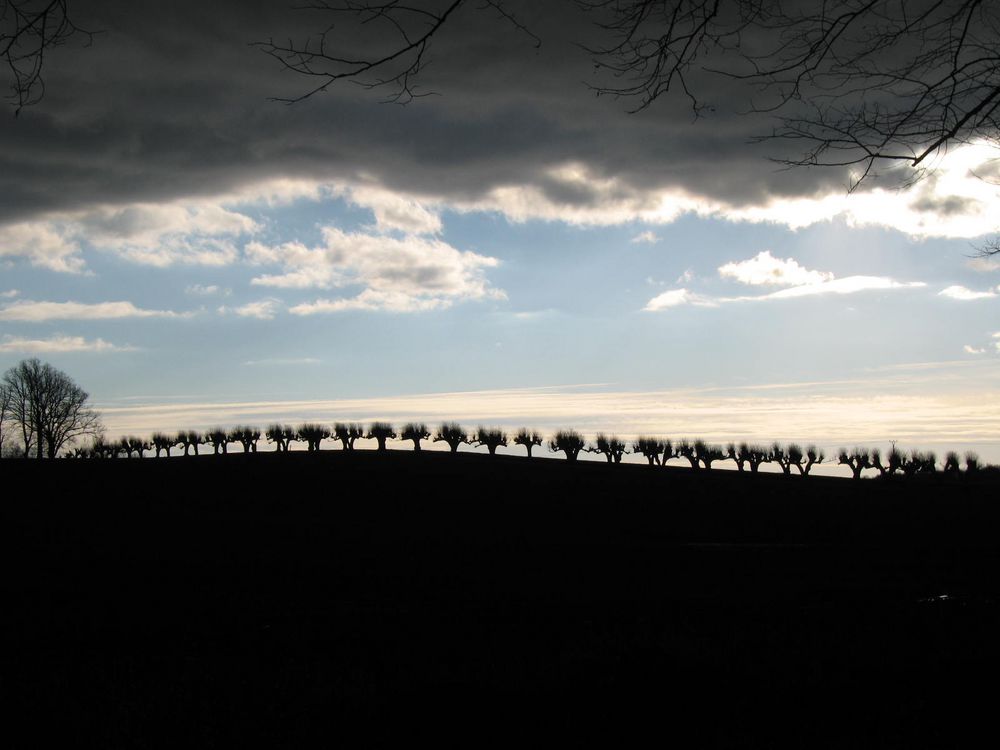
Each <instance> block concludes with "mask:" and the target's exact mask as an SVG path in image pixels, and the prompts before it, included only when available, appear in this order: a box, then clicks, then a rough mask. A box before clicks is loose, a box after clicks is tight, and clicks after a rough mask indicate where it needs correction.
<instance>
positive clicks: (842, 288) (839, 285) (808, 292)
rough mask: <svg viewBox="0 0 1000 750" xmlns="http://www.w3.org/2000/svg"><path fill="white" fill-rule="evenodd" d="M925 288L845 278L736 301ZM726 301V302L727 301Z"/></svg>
mask: <svg viewBox="0 0 1000 750" xmlns="http://www.w3.org/2000/svg"><path fill="white" fill-rule="evenodd" d="M924 286H927V285H926V284H925V283H924V282H922V281H895V280H893V279H890V278H886V277H885V276H845V277H844V278H842V279H830V280H829V281H821V282H818V283H815V284H804V285H802V286H793V287H790V288H789V289H781V290H779V291H777V292H771V293H770V294H765V295H762V296H760V297H739V298H736V299H738V300H751V301H752V300H768V299H792V298H795V297H811V296H813V295H817V294H855V293H857V292H865V291H870V290H878V289H917V288H920V287H924ZM727 301H728V300H727Z"/></svg>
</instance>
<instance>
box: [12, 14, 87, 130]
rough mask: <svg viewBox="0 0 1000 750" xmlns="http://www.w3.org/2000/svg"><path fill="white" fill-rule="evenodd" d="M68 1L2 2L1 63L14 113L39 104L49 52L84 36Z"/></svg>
mask: <svg viewBox="0 0 1000 750" xmlns="http://www.w3.org/2000/svg"><path fill="white" fill-rule="evenodd" d="M67 5H68V0H0V60H2V61H3V65H4V66H6V68H7V72H8V74H9V76H10V84H9V88H10V93H8V94H7V99H8V100H9V101H10V102H11V103H12V104H13V106H14V113H15V114H17V113H19V112H20V111H21V110H22V109H23V108H24V107H27V106H29V105H31V104H36V103H37V102H38V101H40V100H41V98H42V95H43V94H44V93H45V79H44V78H43V77H42V72H43V70H44V67H45V57H46V54H47V53H48V51H49V50H51V49H52V48H53V47H58V46H60V45H62V44H65V43H66V42H67V41H68V40H69V39H70V38H71V37H73V36H76V35H82V36H85V37H87V41H88V42H89V41H90V39H91V38H92V37H93V34H92V33H91V32H88V31H84V30H83V29H81V28H79V27H78V26H77V25H76V24H74V23H73V21H72V20H71V19H70V17H69V11H68V8H67Z"/></svg>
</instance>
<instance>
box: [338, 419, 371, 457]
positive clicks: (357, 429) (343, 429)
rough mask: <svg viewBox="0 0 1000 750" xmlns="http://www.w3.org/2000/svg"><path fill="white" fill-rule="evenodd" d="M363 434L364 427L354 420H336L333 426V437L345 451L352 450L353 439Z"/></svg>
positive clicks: (361, 436)
mask: <svg viewBox="0 0 1000 750" xmlns="http://www.w3.org/2000/svg"><path fill="white" fill-rule="evenodd" d="M364 436H365V428H364V427H362V426H361V425H359V424H357V423H356V422H351V423H344V422H337V424H335V425H334V426H333V437H334V438H336V439H337V440H339V441H340V442H341V443H342V444H343V446H344V450H345V451H352V450H354V441H355V440H357V439H358V438H363V437H364Z"/></svg>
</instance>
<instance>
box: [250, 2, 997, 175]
mask: <svg viewBox="0 0 1000 750" xmlns="http://www.w3.org/2000/svg"><path fill="white" fill-rule="evenodd" d="M470 4H471V3H470V2H469V0H449V1H448V2H440V3H436V4H435V3H416V2H415V3H414V4H413V5H407V4H404V3H401V2H397V1H396V0H383V1H382V2H376V1H374V0H343V1H342V2H332V1H331V2H325V1H324V2H321V3H318V4H314V5H311V6H308V7H310V8H311V9H313V10H320V11H323V12H327V13H329V14H330V15H331V17H332V19H333V24H336V28H338V29H340V30H341V31H343V28H342V27H343V24H349V23H354V24H356V25H357V26H358V27H359V28H360V27H363V26H366V25H369V24H376V23H377V24H381V25H382V27H384V28H385V29H386V30H387V31H388V32H389V40H388V41H385V42H384V44H383V45H382V46H381V47H380V48H379V49H378V50H377V52H374V53H373V54H370V55H365V56H363V57H361V58H356V57H354V56H351V55H348V54H347V53H341V52H339V51H338V50H335V49H331V48H330V47H329V46H328V39H329V34H330V32H331V31H332V30H333V28H335V26H334V25H331V26H330V27H328V28H327V29H326V30H325V31H323V32H322V33H321V34H320V35H319V36H318V37H317V38H316V39H314V40H312V41H310V42H307V43H306V44H304V45H296V44H294V43H292V42H289V43H288V44H285V45H279V44H276V43H274V42H269V43H267V44H264V45H262V46H263V47H264V49H265V51H267V52H268V53H269V54H271V55H272V56H274V57H277V58H278V59H279V60H281V62H282V63H283V64H285V66H286V67H288V68H290V69H292V70H294V71H296V72H299V73H302V74H304V75H307V76H311V77H314V78H317V79H318V80H319V83H318V84H317V85H316V86H314V87H313V88H312V89H310V90H309V91H307V92H306V93H304V94H301V95H299V96H295V97H292V98H289V99H285V100H283V101H288V102H294V101H301V100H302V99H305V98H307V97H309V96H312V95H313V94H316V93H318V92H320V91H323V90H326V89H327V88H328V87H329V86H331V85H332V84H334V83H336V82H338V81H343V80H350V81H353V82H355V83H358V84H360V85H363V86H365V87H367V88H374V87H388V88H389V89H390V91H391V92H392V93H390V95H389V96H388V98H389V99H390V100H392V101H409V100H411V99H412V98H414V97H416V96H419V95H421V94H420V93H418V92H417V89H416V86H415V82H414V81H415V78H416V77H417V75H418V74H419V73H420V71H421V69H422V68H423V67H424V66H425V65H426V64H427V53H428V45H429V44H430V41H431V39H432V38H433V37H435V36H440V35H441V34H444V33H446V32H445V29H446V26H447V25H448V24H449V23H451V22H452V19H453V17H454V14H455V12H456V11H457V10H458V9H459V7H460V6H462V5H470ZM575 5H576V6H577V7H578V8H579V9H581V10H582V11H584V12H585V13H586V14H587V16H588V17H590V18H591V19H592V20H593V22H594V24H595V25H596V26H597V28H598V29H599V31H600V32H601V33H602V34H604V35H605V37H606V40H607V41H606V43H605V44H604V45H603V46H596V47H587V49H588V51H589V52H590V53H591V54H592V56H593V58H594V64H595V66H596V67H597V69H598V70H600V71H604V72H605V73H607V74H609V75H610V79H611V82H610V83H603V84H597V85H594V86H593V87H592V88H593V89H594V91H595V92H596V93H598V94H599V95H609V96H613V97H618V98H624V99H628V100H631V101H633V102H634V106H632V107H631V109H632V111H638V110H642V109H646V108H648V107H650V106H652V105H653V104H654V103H655V102H656V101H657V100H659V99H661V98H663V97H665V96H667V95H669V94H672V93H677V94H679V95H681V96H683V97H685V98H687V100H688V101H689V102H690V104H691V107H692V109H693V111H694V113H695V114H696V115H700V114H703V113H705V112H706V111H710V110H711V108H712V104H713V103H712V102H711V101H710V100H708V99H706V92H704V91H700V90H699V88H698V83H699V81H696V80H693V79H694V78H697V77H698V76H694V75H693V74H694V73H698V74H699V75H701V74H704V73H714V74H717V75H719V76H722V77H723V78H726V79H729V80H730V81H739V82H742V83H743V84H745V85H746V87H747V88H748V89H749V90H750V91H751V92H753V93H754V94H755V95H756V101H755V103H754V105H753V107H752V109H753V111H756V112H770V113H773V114H774V115H775V117H776V120H777V122H776V125H775V127H774V128H773V130H772V132H770V133H766V134H762V135H761V139H779V140H786V141H793V142H795V143H798V144H800V145H801V146H802V151H801V156H799V157H796V158H791V159H787V158H786V159H782V160H780V161H781V162H782V163H784V164H786V165H789V166H811V165H822V166H857V168H858V171H857V173H856V177H855V186H856V185H857V184H858V183H860V182H861V181H862V180H863V179H865V177H867V176H868V175H869V174H870V172H871V170H872V169H873V168H874V167H875V166H876V165H877V164H879V163H894V162H902V163H906V164H908V165H910V166H911V167H916V168H919V167H921V166H924V165H926V164H927V163H928V160H930V159H931V157H933V156H934V155H935V154H938V153H939V152H941V151H942V150H944V149H946V148H947V147H949V146H951V145H955V144H959V143H966V142H970V141H975V140H979V139H992V138H995V137H996V136H997V135H998V121H997V110H998V107H1000V7H998V6H997V5H996V4H994V3H989V2H985V0H906V1H904V0H842V1H841V2H837V3H831V2H828V1H826V0H804V1H803V2H790V1H789V0H575ZM474 7H475V8H478V9H480V10H482V9H493V10H495V11H498V12H499V14H500V16H501V18H502V19H506V21H508V22H511V23H514V24H515V26H516V27H517V28H519V29H521V30H524V31H525V32H526V33H531V32H530V31H529V30H527V29H526V28H525V27H524V26H523V25H522V24H521V23H520V22H519V21H517V19H516V17H515V16H514V15H513V13H511V11H510V10H509V7H507V6H505V4H504V0H490V1H489V2H486V3H485V4H479V5H474ZM566 12H572V6H567V11H566ZM699 80H700V81H703V79H699Z"/></svg>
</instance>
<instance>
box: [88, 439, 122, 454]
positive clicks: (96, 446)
mask: <svg viewBox="0 0 1000 750" xmlns="http://www.w3.org/2000/svg"><path fill="white" fill-rule="evenodd" d="M90 452H91V455H93V456H94V458H115V456H116V455H117V454H118V444H117V443H111V442H108V441H107V440H105V439H104V437H95V438H94V442H93V443H91V446H90Z"/></svg>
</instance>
